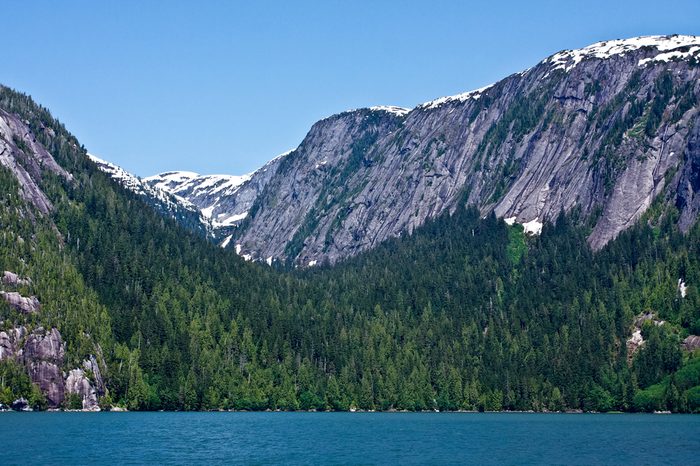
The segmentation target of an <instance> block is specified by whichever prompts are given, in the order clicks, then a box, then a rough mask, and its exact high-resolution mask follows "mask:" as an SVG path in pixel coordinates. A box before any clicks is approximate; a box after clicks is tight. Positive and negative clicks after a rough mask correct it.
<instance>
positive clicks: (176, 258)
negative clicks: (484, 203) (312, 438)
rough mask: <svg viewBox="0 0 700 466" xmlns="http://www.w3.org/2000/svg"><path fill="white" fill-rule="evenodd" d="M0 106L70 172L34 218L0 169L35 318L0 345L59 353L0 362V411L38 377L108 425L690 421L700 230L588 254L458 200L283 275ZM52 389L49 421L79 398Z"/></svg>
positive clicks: (10, 244) (0, 251)
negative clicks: (511, 418) (522, 414)
mask: <svg viewBox="0 0 700 466" xmlns="http://www.w3.org/2000/svg"><path fill="white" fill-rule="evenodd" d="M0 108H2V109H3V110H5V111H7V112H9V113H10V114H12V115H16V116H17V117H18V118H19V119H20V120H21V121H24V122H25V123H26V125H27V128H28V129H29V130H30V133H31V134H30V136H31V138H32V140H35V141H36V144H40V145H41V146H42V147H44V148H45V149H46V150H47V151H48V152H49V153H50V154H51V155H52V156H53V157H54V158H55V160H56V162H57V163H58V164H59V165H60V166H61V167H62V168H63V169H64V170H65V171H66V172H67V173H68V174H69V175H70V176H61V175H58V174H56V173H55V172H53V171H50V170H49V171H46V170H43V171H42V170H40V171H38V172H36V173H34V174H33V175H32V180H33V182H34V183H35V184H36V186H37V187H38V188H39V189H41V192H42V193H43V194H44V195H45V196H46V199H47V200H49V202H50V205H51V208H50V209H49V210H48V211H47V212H46V213H42V211H41V209H40V208H39V206H37V205H34V204H32V203H31V202H29V201H28V200H27V199H26V198H22V197H20V195H19V194H20V192H21V189H22V187H21V184H20V181H18V180H17V178H16V177H15V176H14V175H12V174H11V173H10V172H9V171H8V170H7V169H5V170H3V171H2V178H1V179H2V183H3V189H2V191H1V194H0V195H1V196H2V197H1V199H2V217H1V218H2V222H3V237H2V243H0V245H1V248H0V260H1V261H2V262H0V268H2V269H3V270H12V271H14V272H17V273H19V274H20V275H21V276H29V277H31V279H32V284H31V285H19V292H21V294H22V295H33V296H36V297H37V299H38V300H39V301H40V302H41V308H40V309H39V310H38V312H33V313H29V314H27V313H22V312H20V311H17V310H16V309H12V308H10V307H8V306H4V307H3V308H2V311H1V312H2V316H1V317H0V320H2V329H3V330H4V331H6V333H7V332H12V331H13V330H14V329H17V328H20V327H22V326H24V327H25V333H24V334H23V336H21V337H20V338H19V339H18V341H15V343H18V344H21V345H25V347H26V345H27V344H28V340H31V339H30V338H29V337H27V336H26V335H27V334H31V333H34V332H35V331H36V332H38V330H37V329H38V327H40V326H41V327H43V328H44V329H45V330H44V332H45V331H46V330H47V329H52V328H56V329H57V330H58V331H60V334H61V336H62V339H63V341H65V355H64V356H62V357H61V358H59V357H58V356H60V355H54V356H51V357H52V358H53V359H51V361H48V360H46V358H45V357H44V356H41V354H39V353H37V354H38V356H37V359H36V360H34V361H27V360H25V359H22V358H18V357H16V356H12V357H5V356H4V355H5V353H4V352H3V356H2V358H0V359H2V363H1V364H2V367H1V368H2V370H3V374H5V375H6V377H4V378H3V379H2V380H3V387H2V390H3V396H5V399H9V398H12V397H14V396H19V395H26V396H32V397H33V398H32V399H33V400H34V401H33V402H34V404H35V405H37V406H41V405H42V402H41V399H40V398H41V397H40V396H39V394H37V393H36V392H37V389H36V388H34V389H33V388H32V385H31V383H29V382H28V378H29V380H31V381H34V382H37V383H38V382H40V380H39V381H37V380H36V378H37V376H36V373H37V372H36V371H34V372H32V370H33V369H32V368H33V367H39V366H41V367H45V366H46V364H49V363H50V364H54V365H55V366H57V367H59V368H60V369H61V371H63V372H65V373H66V374H68V373H69V372H70V373H73V372H72V371H73V370H74V369H73V368H76V367H78V366H81V365H82V366H81V367H83V369H81V370H82V371H83V374H82V375H83V376H84V378H85V379H86V380H87V383H88V384H89V385H90V386H91V387H92V388H93V389H94V391H95V393H96V394H97V395H98V396H100V397H101V398H100V399H101V402H102V405H103V406H107V405H109V404H111V403H116V404H119V405H124V406H126V407H128V408H129V409H219V408H224V409H229V408H231V409H353V408H358V409H410V410H421V409H536V410H544V409H548V410H554V409H556V410H559V409H586V410H610V409H623V410H635V409H643V410H648V409H672V410H680V411H696V410H698V409H700V404H699V403H698V396H697V393H698V385H700V380H697V377H696V376H697V371H696V370H695V367H696V362H697V353H695V355H694V354H693V353H692V352H691V351H686V350H684V349H682V347H681V342H682V341H683V340H684V339H685V337H686V336H687V335H689V334H697V333H698V332H700V296H699V295H698V283H700V263H699V261H700V254H699V252H700V251H698V245H699V244H700V241H698V240H699V239H700V231H699V229H698V227H694V228H691V229H690V231H689V232H688V233H687V234H683V233H682V232H681V231H680V229H679V228H678V221H677V220H678V216H679V215H680V214H679V210H678V208H677V207H676V206H675V205H674V204H672V203H671V204H669V203H667V202H663V199H659V201H658V202H657V203H656V204H654V205H653V206H652V207H651V208H650V209H649V210H648V212H647V214H645V217H644V218H643V219H642V221H641V222H640V223H638V224H637V226H635V227H634V228H632V229H630V230H629V231H627V232H625V233H623V234H622V235H620V236H619V237H618V238H617V239H616V240H615V241H613V242H611V243H609V244H608V246H606V247H605V248H604V249H603V250H602V251H600V252H597V253H593V252H592V251H591V249H590V248H589V247H588V243H587V237H588V236H589V234H590V231H591V227H589V226H586V225H585V222H582V221H580V218H578V217H577V215H578V214H577V211H576V210H574V211H571V212H569V213H568V214H567V215H560V216H559V218H558V219H557V220H556V222H555V223H554V224H553V225H551V226H545V228H544V230H543V231H542V234H541V236H538V237H530V236H527V235H525V234H524V233H523V230H522V227H520V226H518V225H514V226H508V225H507V224H506V223H505V222H504V221H502V220H499V219H497V218H496V217H495V216H494V215H488V216H486V217H484V218H482V215H481V214H480V213H479V212H478V211H477V210H474V209H467V208H465V207H463V206H461V205H460V206H459V207H458V208H457V209H456V210H455V212H454V213H453V214H452V215H450V214H449V212H445V213H443V214H442V215H440V216H437V217H436V218H434V219H432V220H429V221H427V222H426V223H425V225H423V226H421V227H419V228H416V229H415V230H414V231H413V234H412V235H404V236H403V237H401V238H396V239H393V240H390V241H388V242H386V243H383V244H381V245H380V246H379V247H377V248H376V249H375V250H373V251H371V252H367V253H365V254H362V255H360V256H358V257H356V258H353V259H350V260H348V261H346V262H344V263H342V264H339V265H337V266H335V267H322V268H319V269H317V270H308V271H303V272H289V271H284V270H275V269H273V268H269V267H265V266H261V265H259V264H251V263H246V262H244V261H243V260H242V259H241V258H239V257H238V256H237V255H236V254H235V253H234V252H233V251H229V250H222V249H221V248H218V247H216V246H215V245H213V244H211V243H209V242H207V241H206V240H204V239H203V238H201V237H199V236H198V235H195V234H193V233H188V232H186V231H184V230H183V229H182V228H181V227H180V226H179V225H178V224H177V223H176V222H175V221H174V220H172V219H167V218H163V217H162V216H160V215H158V214H157V213H156V212H155V211H153V210H152V209H150V208H148V207H147V205H146V204H145V203H144V200H143V199H142V198H141V197H139V196H137V195H135V194H134V193H132V192H130V191H128V190H126V189H125V188H124V187H122V186H121V185H119V184H117V183H115V182H114V181H113V180H111V179H110V178H109V177H108V176H107V175H106V174H104V173H102V172H101V171H100V170H99V169H98V168H97V167H96V166H95V165H94V164H93V163H92V162H90V161H89V159H88V157H87V155H86V153H85V151H84V149H82V148H81V146H80V145H79V143H78V142H77V141H76V140H75V138H74V137H72V136H71V135H70V134H69V133H68V132H67V131H66V130H65V128H63V127H62V125H60V124H59V123H58V122H57V121H56V120H54V119H53V118H52V117H51V116H50V115H49V114H48V112H47V111H46V110H45V109H42V108H41V107H39V106H37V105H36V104H34V103H33V102H32V101H31V99H29V98H28V97H26V96H23V95H21V94H18V93H16V92H14V91H11V90H9V89H7V88H2V89H0ZM15 145H17V144H15ZM20 145H21V144H20ZM25 149H26V148H25ZM25 149H22V150H25ZM13 150H14V149H13ZM26 150H29V149H26ZM30 152H31V151H30ZM13 160H16V161H18V163H20V164H21V163H23V162H22V158H21V157H19V155H18V156H17V157H15V158H14V159H13ZM19 237H21V238H22V240H21V241H20V240H19V239H18V238H19ZM679 279H681V280H682V283H683V284H684V287H683V292H681V290H680V289H679V282H678V280H679ZM648 313H653V316H651V317H649V318H646V317H644V316H645V315H646V314H648ZM638 317H640V318H641V321H640V320H639V319H638ZM638 321H639V326H640V332H641V333H640V334H641V336H642V338H643V340H644V341H645V342H644V344H642V345H641V346H639V347H638V348H637V349H636V351H635V352H634V354H631V353H632V349H630V350H628V344H627V340H628V339H630V337H631V336H632V333H633V332H634V329H635V325H637V324H638ZM661 321H663V323H661ZM8 335H9V333H8ZM37 335H39V333H37ZM41 335H44V333H41ZM8 338H9V337H8ZM33 338H34V340H37V339H38V336H37V337H33ZM34 340H31V341H34ZM42 341H43V340H42ZM0 343H2V342H0ZM630 348H631V347H630ZM46 357H48V356H46ZM42 358H43V359H42ZM92 359H95V360H97V361H98V364H97V366H92V365H90V366H89V367H90V369H88V368H87V366H86V364H85V361H91V360H92ZM32 363H35V365H34V366H32ZM95 367H98V368H99V372H100V376H99V380H101V381H102V383H103V385H104V387H100V382H99V381H98V377H97V375H96V373H95V372H96V371H95ZM44 375H45V374H44ZM76 377H77V375H76ZM73 381H75V377H74V379H73ZM51 383H52V384H53V385H51V387H53V389H55V390H58V388H57V386H58V385H57V384H58V383H59V381H57V380H56V377H54V378H53V379H52V380H51ZM60 383H63V384H64V385H63V387H64V389H63V390H64V394H65V396H64V400H63V401H62V402H61V403H62V404H63V405H65V406H72V405H73V403H74V402H75V397H74V396H73V395H72V394H79V395H80V396H82V397H83V401H84V400H85V396H89V395H90V393H87V394H85V393H83V392H79V391H76V390H73V389H72V388H73V386H72V385H71V384H70V383H69V381H68V377H66V379H65V380H63V379H62V380H60ZM42 389H43V387H42ZM8 390H9V392H8ZM88 391H89V390H88ZM32 392H33V393H32ZM43 396H46V395H43ZM52 396H53V395H52ZM54 398H55V397H54ZM52 399H53V398H52ZM0 401H2V400H0ZM78 402H80V400H78ZM52 403H53V402H52ZM78 404H79V403H78ZM83 404H84V403H83Z"/></svg>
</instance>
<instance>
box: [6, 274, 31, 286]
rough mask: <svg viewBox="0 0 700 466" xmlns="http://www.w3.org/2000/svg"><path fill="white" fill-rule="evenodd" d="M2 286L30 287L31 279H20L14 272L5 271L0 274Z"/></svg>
mask: <svg viewBox="0 0 700 466" xmlns="http://www.w3.org/2000/svg"><path fill="white" fill-rule="evenodd" d="M1 281H2V284H3V285H5V286H13V287H17V286H30V285H31V284H32V279H31V278H29V277H26V278H22V277H20V276H19V275H17V274H16V273H14V272H10V271H8V270H5V271H4V272H3V273H2V280H1Z"/></svg>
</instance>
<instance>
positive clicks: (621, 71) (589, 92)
mask: <svg viewBox="0 0 700 466" xmlns="http://www.w3.org/2000/svg"><path fill="white" fill-rule="evenodd" d="M699 59H700V38H699V37H694V36H654V37H641V38H635V39H628V40H615V41H608V42H601V43H597V44H593V45H591V46H589V47H586V48H584V49H580V50H573V51H563V52H560V53H557V54H555V55H553V56H551V57H549V58H547V59H545V60H543V61H542V62H540V63H539V64H537V65H535V66H534V67H532V68H530V69H528V70H526V71H523V72H521V73H518V74H514V75H512V76H509V77H507V78H505V79H503V80H502V81H499V82H497V83H495V84H493V85H491V86H488V87H486V88H483V89H479V90H476V91H472V92H467V93H465V94H461V95H457V96H451V97H443V98H440V99H437V100H435V101H432V102H428V103H425V104H422V105H419V106H417V107H415V108H413V109H411V110H408V109H402V108H397V107H372V108H368V109H360V110H354V111H348V112H344V113H341V114H338V115H334V116H331V117H329V118H326V119H324V120H321V121H320V122H318V123H316V124H315V125H314V126H313V127H312V128H311V130H310V131H309V133H308V135H307V136H306V137H305V139H304V140H303V141H302V143H301V144H300V145H299V147H298V148H297V149H296V150H294V151H292V152H291V153H289V154H287V155H286V156H284V157H281V158H279V159H276V160H275V161H274V163H273V164H271V165H270V166H268V167H267V169H265V170H259V171H258V172H255V173H253V174H251V175H249V179H247V180H244V181H243V182H242V183H241V184H237V185H236V186H235V189H232V190H229V191H226V190H221V189H219V188H217V187H214V189H213V190H208V189H202V186H204V187H205V188H206V187H207V186H208V183H210V180H207V179H206V177H205V178H202V179H201V183H199V186H197V184H198V183H197V182H194V181H195V178H192V177H190V178H189V179H188V180H186V181H185V182H183V183H177V182H174V183H173V182H170V181H173V180H172V179H170V180H169V179H168V178H169V175H168V174H164V175H159V176H156V177H153V178H149V179H147V181H148V183H150V184H152V185H156V186H158V187H160V188H162V189H165V190H169V191H170V192H174V193H177V195H178V196H181V197H183V198H185V199H187V200H188V201H190V202H192V203H193V204H195V205H197V206H198V207H199V208H200V209H204V210H205V211H206V212H209V213H210V218H212V219H214V220H217V219H219V220H222V221H221V222H220V224H219V226H220V227H225V228H224V229H221V230H218V231H217V228H216V227H215V228H214V231H215V234H216V236H217V238H218V241H220V242H221V243H222V246H228V247H235V248H236V251H237V252H239V253H240V254H242V255H244V256H245V257H246V258H253V259H257V260H265V261H268V262H272V261H274V260H280V261H291V262H293V263H295V264H297V265H302V266H306V265H314V264H316V263H319V262H321V261H328V262H331V263H333V262H336V261H338V260H340V259H343V258H345V257H348V256H351V255H354V254H357V253H358V252H361V251H364V250H367V249H370V248H372V247H373V246H374V245H376V244H378V243H380V242H381V241H383V240H385V239H387V238H389V237H393V236H398V235H401V234H404V233H408V234H410V233H411V232H412V230H413V229H414V228H415V227H417V226H419V225H421V224H422V223H424V222H425V220H426V219H428V218H430V217H433V216H435V215H438V214H440V213H441V212H443V211H445V210H449V211H452V210H454V209H455V207H456V206H457V205H458V204H459V203H468V204H472V205H475V206H477V207H479V208H480V209H481V210H482V211H483V212H484V213H487V212H490V211H494V212H495V214H496V215H497V216H499V217H502V218H505V219H507V220H508V221H509V222H518V223H522V224H525V225H526V227H527V228H528V229H529V230H530V231H533V232H537V231H538V230H539V229H540V228H541V224H542V223H543V222H547V221H550V220H552V219H553V218H555V217H556V216H557V215H558V214H559V213H560V212H562V211H563V212H571V211H572V210H576V211H577V212H579V213H580V215H579V218H581V219H582V220H584V221H588V222H589V223H590V224H591V225H594V227H593V229H592V232H591V234H590V236H589V243H590V245H591V247H592V248H593V249H599V248H601V247H603V246H604V245H605V244H606V243H607V242H608V241H610V240H611V239H613V238H615V237H616V236H617V235H618V234H619V233H620V232H621V231H623V230H625V229H626V228H628V227H629V226H631V225H632V224H634V223H635V222H636V221H637V220H638V219H639V218H640V217H641V215H642V214H643V213H644V212H645V211H646V209H647V208H648V207H649V206H650V205H651V203H652V201H653V200H654V199H655V198H657V196H659V195H660V194H662V193H664V196H665V198H667V200H668V201H669V202H672V203H675V204H676V205H677V206H678V208H679V210H680V214H681V215H680V224H681V227H682V228H684V229H687V228H688V227H689V226H690V225H692V224H693V223H694V222H695V220H696V218H697V215H698V210H699V209H700V200H699V198H700V196H698V194H697V193H698V189H699V188H700V181H698V180H700V169H699V168H698V167H699V166H700V162H698V160H699V157H700V156H699V155H698V148H699V144H698V137H699V136H698V135H699V134H700V126H699V125H700V120H698V118H697V114H698V111H699V104H698V102H699V100H698V99H699V96H700V80H699V79H698V78H699V77H700V66H699V64H698V63H699ZM171 178H172V177H171ZM183 186H186V188H183ZM217 189H219V190H218V191H217ZM207 191H208V192H207ZM214 225H216V224H214Z"/></svg>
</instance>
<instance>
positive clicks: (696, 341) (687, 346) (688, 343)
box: [683, 335, 700, 351]
mask: <svg viewBox="0 0 700 466" xmlns="http://www.w3.org/2000/svg"><path fill="white" fill-rule="evenodd" d="M698 348H700V336H698V335H688V336H687V337H686V338H685V340H683V349H684V350H686V351H695V350H696V349H698Z"/></svg>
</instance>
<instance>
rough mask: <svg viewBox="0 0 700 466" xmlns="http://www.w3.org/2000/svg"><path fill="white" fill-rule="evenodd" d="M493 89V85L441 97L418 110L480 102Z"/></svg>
mask: <svg viewBox="0 0 700 466" xmlns="http://www.w3.org/2000/svg"><path fill="white" fill-rule="evenodd" d="M491 87H493V84H489V85H488V86H484V87H480V88H479V89H474V90H473V91H469V92H463V93H462V94H457V95H448V96H446V97H440V98H439V99H435V100H431V101H430V102H425V103H424V104H420V105H418V106H417V107H416V108H420V109H433V108H438V107H440V106H441V105H444V104H446V103H451V102H460V103H461V102H466V101H467V100H478V99H479V98H480V97H481V95H482V94H483V93H484V92H485V91H486V90H488V89H490V88H491Z"/></svg>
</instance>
